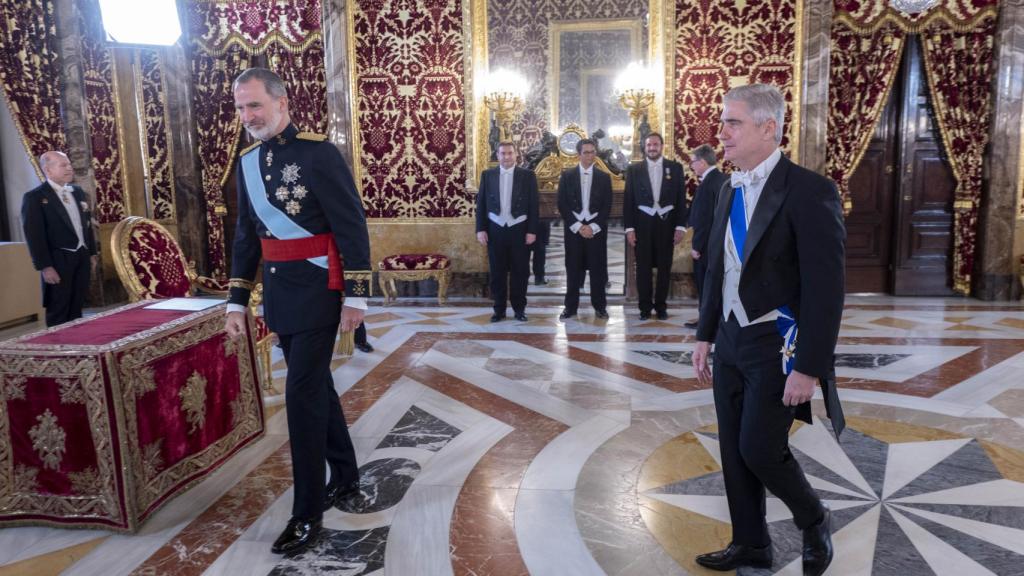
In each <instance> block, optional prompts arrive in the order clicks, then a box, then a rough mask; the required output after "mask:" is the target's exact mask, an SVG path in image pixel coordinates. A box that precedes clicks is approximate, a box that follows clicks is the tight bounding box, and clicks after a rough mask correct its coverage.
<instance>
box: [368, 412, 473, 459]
mask: <svg viewBox="0 0 1024 576" xmlns="http://www.w3.org/2000/svg"><path fill="white" fill-rule="evenodd" d="M460 432H461V430H459V429H458V428H455V427H454V426H451V425H450V424H448V423H447V422H445V421H443V420H440V419H439V418H437V417H436V416H434V415H433V414H430V413H429V412H427V411H425V410H422V409H420V408H417V407H416V406H412V407H411V408H409V411H408V412H406V413H405V415H403V416H402V418H401V420H399V421H398V423H397V424H395V427H394V428H392V429H391V431H390V432H388V435H387V436H385V437H384V439H383V440H381V442H380V444H378V445H377V448H395V447H404V448H422V449H424V450H429V451H431V452H437V451H439V450H441V449H442V448H444V447H445V445H447V444H448V443H449V442H451V440H452V438H455V437H456V436H458V435H459V433H460Z"/></svg>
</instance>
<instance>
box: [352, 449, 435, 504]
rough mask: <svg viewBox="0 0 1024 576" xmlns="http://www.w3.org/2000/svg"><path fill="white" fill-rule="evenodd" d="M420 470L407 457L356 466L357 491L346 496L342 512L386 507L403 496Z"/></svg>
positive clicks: (417, 465) (396, 502) (385, 459)
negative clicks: (357, 473)
mask: <svg viewBox="0 0 1024 576" xmlns="http://www.w3.org/2000/svg"><path fill="white" fill-rule="evenodd" d="M419 473H420V465H419V464H417V463H416V462H414V461H412V460H409V459H408V458H382V459H380V460H373V461H371V462H368V463H366V464H363V465H362V466H360V467H359V485H360V489H359V494H358V495H357V496H355V497H353V498H350V499H348V500H347V501H346V502H345V503H344V505H343V506H339V508H338V509H339V510H341V511H342V512H348V513H350V514H368V513H370V512H380V511H381V510H386V509H388V508H390V507H392V506H394V505H395V504H398V502H399V501H400V500H401V499H402V497H403V496H405V493H406V491H407V490H409V486H412V482H413V480H415V479H416V476H417V475H418V474H419Z"/></svg>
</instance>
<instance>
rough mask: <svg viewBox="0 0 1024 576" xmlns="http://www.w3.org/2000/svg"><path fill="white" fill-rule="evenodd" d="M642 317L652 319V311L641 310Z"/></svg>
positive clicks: (642, 318)
mask: <svg viewBox="0 0 1024 576" xmlns="http://www.w3.org/2000/svg"><path fill="white" fill-rule="evenodd" d="M640 319H641V320H650V319H651V313H650V312H641V313H640Z"/></svg>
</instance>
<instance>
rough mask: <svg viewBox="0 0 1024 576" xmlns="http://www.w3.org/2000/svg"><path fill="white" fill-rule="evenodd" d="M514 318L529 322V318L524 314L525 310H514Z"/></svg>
mask: <svg viewBox="0 0 1024 576" xmlns="http://www.w3.org/2000/svg"><path fill="white" fill-rule="evenodd" d="M516 320H519V321H520V322H529V321H530V319H529V318H528V317H527V316H526V312H516Z"/></svg>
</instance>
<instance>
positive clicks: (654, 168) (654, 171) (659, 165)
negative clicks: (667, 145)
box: [646, 156, 665, 210]
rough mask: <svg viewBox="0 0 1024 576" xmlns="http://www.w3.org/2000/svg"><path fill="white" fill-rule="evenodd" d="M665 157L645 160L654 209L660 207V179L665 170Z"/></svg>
mask: <svg viewBox="0 0 1024 576" xmlns="http://www.w3.org/2000/svg"><path fill="white" fill-rule="evenodd" d="M664 160H665V157H664V156H662V157H661V158H658V159H657V160H655V161H653V162H652V161H651V159H650V158H648V159H647V160H646V162H647V176H648V177H649V178H650V179H651V194H652V195H653V196H654V209H655V210H657V209H658V208H661V179H662V177H663V172H664V170H665V168H664V166H665V162H664Z"/></svg>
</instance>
